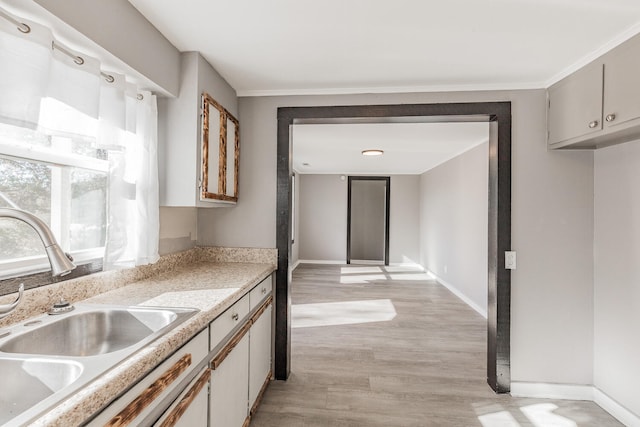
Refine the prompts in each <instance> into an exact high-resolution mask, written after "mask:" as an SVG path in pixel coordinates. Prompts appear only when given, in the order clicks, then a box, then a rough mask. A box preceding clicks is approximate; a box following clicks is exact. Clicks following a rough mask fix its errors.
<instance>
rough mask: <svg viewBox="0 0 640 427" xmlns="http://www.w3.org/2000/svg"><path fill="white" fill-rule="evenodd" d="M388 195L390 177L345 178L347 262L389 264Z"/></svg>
mask: <svg viewBox="0 0 640 427" xmlns="http://www.w3.org/2000/svg"><path fill="white" fill-rule="evenodd" d="M390 198H391V178H390V177H388V176H386V177H385V176H350V177H349V185H348V190H347V264H351V263H354V264H384V265H389V212H390Z"/></svg>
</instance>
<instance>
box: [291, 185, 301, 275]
mask: <svg viewBox="0 0 640 427" xmlns="http://www.w3.org/2000/svg"><path fill="white" fill-rule="evenodd" d="M294 175H295V181H296V183H295V194H294V196H293V204H294V209H293V213H294V215H295V219H294V223H293V225H294V229H295V231H294V232H293V237H294V241H293V243H292V244H291V261H290V262H289V263H290V264H291V265H294V264H295V263H297V262H298V260H299V259H300V176H301V175H299V174H297V173H294Z"/></svg>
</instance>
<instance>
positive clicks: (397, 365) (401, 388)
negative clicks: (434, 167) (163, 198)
mask: <svg viewBox="0 0 640 427" xmlns="http://www.w3.org/2000/svg"><path fill="white" fill-rule="evenodd" d="M292 304H293V309H292V318H293V321H292V324H293V330H292V338H291V347H292V361H291V367H292V369H291V377H290V378H289V380H288V381H286V382H285V381H274V382H272V384H271V385H270V386H269V388H268V390H267V392H266V393H265V396H264V398H263V401H262V404H261V406H260V408H259V410H258V412H257V414H256V415H255V417H254V418H253V420H252V422H251V426H253V427H272V426H279V427H287V426H304V427H307V426H308V427H311V426H313V427H316V426H318V427H320V426H385V427H394V426H402V427H405V426H406V427H409V426H456V427H458V426H459V427H466V426H483V427H487V426H491V427H494V426H495V427H524V426H533V427H551V426H557V427H573V426H598V427H605V426H620V425H621V424H620V423H618V422H617V421H616V420H615V419H614V418H613V417H611V416H610V415H609V414H607V413H606V412H605V411H604V410H602V409H601V408H600V407H598V406H597V405H595V404H594V403H591V402H576V401H566V400H565V401H563V400H543V399H523V398H513V397H511V396H508V395H496V394H494V393H493V391H492V390H491V389H490V388H489V386H488V385H487V383H486V380H485V377H486V373H485V365H486V361H485V357H486V355H485V351H486V350H485V348H486V337H485V335H486V325H485V322H486V321H485V320H484V319H483V318H482V317H481V316H480V315H479V314H477V313H476V312H475V311H473V310H472V309H471V308H469V307H468V306H467V305H466V304H464V303H463V302H462V301H460V300H459V299H458V298H457V297H455V296H454V295H453V294H451V293H450V292H449V291H448V290H447V289H446V288H444V287H442V286H440V285H438V284H437V283H435V282H434V281H432V280H429V278H428V277H427V276H426V275H425V274H424V273H421V272H419V271H417V270H415V269H410V268H401V267H379V266H346V265H345V266H326V265H325V266H318V265H308V264H307V265H300V266H299V267H298V268H297V269H296V270H295V271H294V275H293V282H292Z"/></svg>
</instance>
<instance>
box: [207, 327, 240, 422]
mask: <svg viewBox="0 0 640 427" xmlns="http://www.w3.org/2000/svg"><path fill="white" fill-rule="evenodd" d="M223 351H224V350H223ZM215 360H216V359H214V362H213V363H212V366H211V389H210V391H209V421H210V423H209V426H210V427H241V426H242V425H244V423H245V421H246V420H247V417H248V414H249V413H248V410H249V409H248V408H249V407H248V403H247V396H248V393H249V392H248V386H249V371H248V367H249V335H248V334H246V333H245V334H244V336H243V337H242V339H240V341H238V343H237V344H236V345H235V347H234V348H233V349H232V350H231V352H230V353H228V356H226V357H224V360H222V361H221V362H220V363H219V365H217V366H216V362H215Z"/></svg>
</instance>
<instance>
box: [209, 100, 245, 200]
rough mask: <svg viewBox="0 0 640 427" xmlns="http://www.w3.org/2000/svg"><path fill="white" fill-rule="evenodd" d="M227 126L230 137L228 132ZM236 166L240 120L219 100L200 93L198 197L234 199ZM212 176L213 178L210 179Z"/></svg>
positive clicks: (237, 170) (236, 181) (236, 197)
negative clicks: (199, 190)
mask: <svg viewBox="0 0 640 427" xmlns="http://www.w3.org/2000/svg"><path fill="white" fill-rule="evenodd" d="M212 126H213V128H212ZM231 127H233V135H232V138H231V139H232V141H230V140H229V139H230V138H229V135H228V132H229V129H230V128H231ZM213 129H215V131H214V130H213ZM211 150H215V151H214V152H212V151H211ZM212 156H214V157H212ZM212 159H213V161H212ZM229 165H232V167H233V169H234V170H233V173H232V174H229V173H228V172H229V171H228V167H229ZM213 169H216V170H213ZM239 169H240V123H239V121H238V119H236V118H235V117H234V116H233V114H231V113H230V112H229V111H228V110H227V109H226V108H224V107H223V106H222V105H221V104H220V103H219V102H217V101H216V100H215V99H213V98H212V97H211V96H210V95H209V94H207V93H203V94H202V172H201V177H202V183H201V193H200V197H201V199H202V200H222V201H227V202H237V201H238V174H239ZM213 177H216V181H215V182H212V181H211V179H212V178H213ZM229 181H233V182H229Z"/></svg>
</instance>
